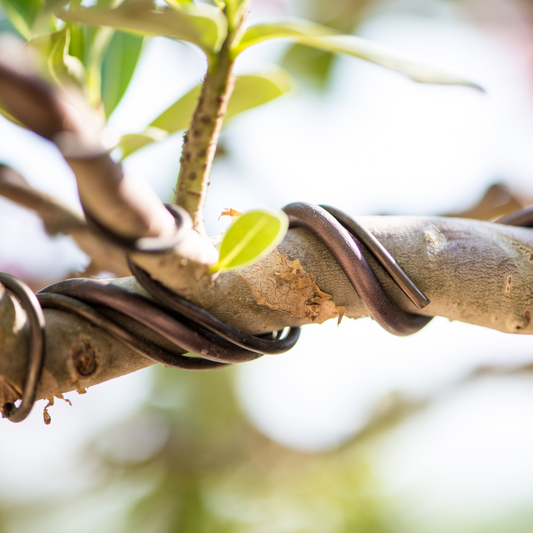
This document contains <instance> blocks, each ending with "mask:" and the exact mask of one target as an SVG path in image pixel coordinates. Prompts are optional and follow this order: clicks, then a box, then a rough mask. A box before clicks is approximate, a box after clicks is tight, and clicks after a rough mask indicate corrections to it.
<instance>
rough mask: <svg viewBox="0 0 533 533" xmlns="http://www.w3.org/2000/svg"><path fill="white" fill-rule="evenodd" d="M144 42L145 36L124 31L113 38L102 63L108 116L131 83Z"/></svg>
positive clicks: (105, 104)
mask: <svg viewBox="0 0 533 533" xmlns="http://www.w3.org/2000/svg"><path fill="white" fill-rule="evenodd" d="M143 42H144V38H143V37H140V36H138V35H132V34H130V33H123V32H116V33H115V35H113V38H112V39H111V43H110V44H109V48H108V49H107V52H106V54H105V56H104V62H103V65H102V101H103V103H104V110H105V114H106V117H107V118H109V116H110V115H111V113H112V112H113V111H114V110H115V108H116V107H117V105H118V104H119V102H120V100H122V97H123V96H124V94H125V92H126V89H127V88H128V85H129V84H130V81H131V78H132V77H133V72H134V71H135V67H136V66H137V62H138V60H139V57H140V55H141V50H142V46H143Z"/></svg>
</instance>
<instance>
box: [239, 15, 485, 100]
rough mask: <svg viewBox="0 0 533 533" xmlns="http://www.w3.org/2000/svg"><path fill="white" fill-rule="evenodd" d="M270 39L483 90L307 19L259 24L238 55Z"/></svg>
mask: <svg viewBox="0 0 533 533" xmlns="http://www.w3.org/2000/svg"><path fill="white" fill-rule="evenodd" d="M270 39H287V40H289V41H292V42H296V43H299V44H304V45H307V46H311V47H313V48H318V49H319V50H324V51H326V52H332V53H342V54H348V55H351V56H354V57H359V58H361V59H365V60H367V61H370V62H372V63H376V64H378V65H382V66H384V67H387V68H389V69H392V70H395V71H397V72H401V73H402V74H405V75H407V76H409V77H410V78H411V79H413V80H414V81H417V82H420V83H434V84H440V85H466V86H468V87H473V88H475V89H478V90H483V89H481V87H480V86H479V85H476V84H475V83H472V82H470V81H468V80H465V79H463V78H459V77H457V76H454V75H453V74H448V73H447V72H445V71H443V70H440V69H438V68H435V67H431V66H428V65H423V64H420V63H414V62H412V61H408V60H406V59H404V58H402V57H401V56H399V55H398V54H396V53H395V52H393V51H391V50H389V49H387V48H386V47H384V46H380V45H377V44H374V43H370V42H368V41H366V40H365V39H361V38H360V37H356V36H354V35H342V34H340V33H338V32H336V31H335V30H332V29H331V28H326V27H325V26H320V25H319V24H314V23H311V22H307V21H289V22H281V23H278V24H258V25H256V26H251V27H250V28H248V30H247V31H246V32H245V34H244V36H243V37H242V39H241V41H240V42H239V43H238V44H237V45H236V46H235V47H234V48H233V54H234V56H237V55H239V54H240V53H242V52H243V51H244V50H246V49H247V48H249V47H250V46H253V45H255V44H258V43H261V42H263V41H267V40H270Z"/></svg>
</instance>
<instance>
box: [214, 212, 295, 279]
mask: <svg viewBox="0 0 533 533" xmlns="http://www.w3.org/2000/svg"><path fill="white" fill-rule="evenodd" d="M288 227H289V220H288V218H287V215H286V214H285V213H284V212H283V211H280V212H279V213H277V214H273V213H269V212H268V211H262V210H256V211H249V212H248V213H245V214H244V215H242V216H241V217H239V218H238V219H237V220H236V221H235V222H234V223H233V224H232V225H231V226H230V228H229V230H228V231H227V233H226V235H225V236H224V240H223V241H222V244H221V246H220V256H219V259H218V263H217V264H216V265H213V266H212V267H211V268H210V271H211V272H217V271H225V270H226V271H227V270H236V269H238V268H243V267H245V266H247V265H251V264H252V263H255V262H257V261H259V259H261V258H262V257H264V256H265V255H266V254H268V253H269V252H271V251H272V250H273V249H274V248H275V247H276V246H277V245H278V244H279V243H280V242H281V240H282V239H283V237H284V236H285V233H287V228H288Z"/></svg>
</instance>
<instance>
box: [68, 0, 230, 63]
mask: <svg viewBox="0 0 533 533" xmlns="http://www.w3.org/2000/svg"><path fill="white" fill-rule="evenodd" d="M172 5H173V6H174V5H175V7H173V8H171V7H158V6H156V4H155V3H154V2H153V0H129V1H128V2H125V3H123V4H121V5H120V6H118V7H116V8H113V9H110V8H108V7H103V6H95V7H90V8H84V7H82V8H78V9H69V10H68V11H61V12H59V13H58V17H59V18H61V19H63V20H66V21H74V22H81V23H83V24H92V25H96V26H111V27H113V28H117V29H120V30H123V31H127V32H132V33H138V34H139V33H140V34H144V35H163V36H167V37H174V38H176V39H180V40H183V41H189V42H191V43H194V44H196V45H197V46H199V47H200V48H201V49H202V50H203V51H204V52H205V53H206V55H207V56H208V57H211V56H212V55H213V54H216V53H217V52H218V51H219V50H220V47H221V46H222V43H223V42H224V39H225V38H226V35H227V19H226V17H225V16H224V15H223V13H221V12H220V10H219V9H218V8H217V7H215V6H211V5H208V4H198V5H196V4H192V3H188V2H173V3H172Z"/></svg>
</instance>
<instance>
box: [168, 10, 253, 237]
mask: <svg viewBox="0 0 533 533" xmlns="http://www.w3.org/2000/svg"><path fill="white" fill-rule="evenodd" d="M245 3H246V6H245V8H244V9H243V11H242V13H243V16H242V18H241V20H240V21H239V22H238V23H237V24H236V27H235V28H233V29H231V28H230V31H229V33H228V37H227V38H226V41H225V42H224V45H223V46H222V49H221V50H220V52H219V54H218V58H217V61H216V63H215V64H214V65H212V66H211V67H210V68H209V70H208V72H207V74H206V76H205V79H204V83H203V86H202V92H201V95H200V98H199V100H198V105H197V107H196V110H195V112H194V115H193V118H192V121H191V125H190V128H189V130H188V131H187V133H186V134H185V137H184V142H183V149H182V155H181V167H180V172H179V177H178V186H177V190H176V195H175V199H174V202H175V203H176V204H178V205H179V206H181V207H183V208H184V209H185V210H187V212H188V213H189V214H190V215H191V217H192V219H193V225H194V228H195V229H196V230H197V231H199V232H200V233H204V228H203V223H204V218H203V212H202V211H203V206H204V203H205V197H206V194H207V187H208V186H209V175H210V173H211V167H212V165H213V159H214V157H215V152H216V149H217V143H218V137H219V135H220V130H221V129H222V123H223V121H224V117H225V115H226V110H227V107H228V102H229V100H230V98H231V94H232V93H233V87H234V75H233V64H234V61H235V59H234V58H233V57H232V54H231V44H232V42H233V40H234V37H235V35H236V33H237V32H238V31H239V30H240V28H241V27H242V25H243V24H244V22H245V19H246V14H247V11H248V5H249V0H248V1H246V2H245Z"/></svg>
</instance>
